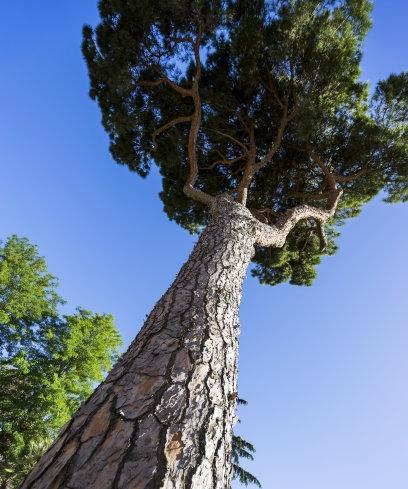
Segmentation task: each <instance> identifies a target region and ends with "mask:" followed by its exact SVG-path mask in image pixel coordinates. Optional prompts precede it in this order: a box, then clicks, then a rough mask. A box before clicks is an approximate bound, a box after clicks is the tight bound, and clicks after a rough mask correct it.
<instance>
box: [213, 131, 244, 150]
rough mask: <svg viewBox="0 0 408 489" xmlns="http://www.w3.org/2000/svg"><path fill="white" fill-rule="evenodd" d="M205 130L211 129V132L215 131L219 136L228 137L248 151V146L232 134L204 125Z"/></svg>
mask: <svg viewBox="0 0 408 489" xmlns="http://www.w3.org/2000/svg"><path fill="white" fill-rule="evenodd" d="M205 130H206V131H211V132H215V133H217V134H219V135H220V136H222V137H224V138H227V139H230V140H231V141H233V142H234V143H235V144H237V145H238V146H240V147H241V148H242V149H243V150H244V151H245V152H247V151H248V148H247V147H246V146H245V144H244V143H242V142H241V141H239V140H238V139H235V138H234V137H233V136H231V135H230V134H227V133H225V132H221V131H218V130H217V129H210V128H209V127H206V128H205Z"/></svg>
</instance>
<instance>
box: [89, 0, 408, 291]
mask: <svg viewBox="0 0 408 489" xmlns="http://www.w3.org/2000/svg"><path fill="white" fill-rule="evenodd" d="M371 9H372V4H371V2H370V1H369V0H268V1H266V0H228V1H227V0H225V1H223V0H168V1H165V2H163V1H161V0H132V1H125V0H100V1H99V12H100V23H99V25H97V26H96V28H92V27H90V26H85V27H84V30H83V44H82V49H83V54H84V56H85V59H86V63H87V66H88V71H89V77H90V84H91V87H90V95H91V97H92V98H93V99H95V100H96V101H97V102H98V104H99V106H100V109H101V113H102V123H103V126H104V128H105V130H106V131H107V133H108V135H109V138H110V151H111V154H112V156H113V158H114V159H115V160H116V161H117V162H118V163H120V164H122V165H126V166H127V167H128V168H129V169H130V170H131V171H133V172H135V173H137V174H139V175H140V176H141V177H146V176H147V175H148V174H149V172H150V169H151V167H152V165H157V166H158V168H159V170H160V173H161V175H162V192H161V193H160V198H161V200H162V202H163V204H164V211H165V212H166V213H167V215H168V217H169V218H170V219H172V220H174V221H176V222H177V223H178V224H180V225H181V226H183V227H184V228H186V229H188V230H189V231H190V232H198V231H200V230H201V229H202V227H203V225H205V223H206V222H207V219H208V205H207V204H208V202H209V200H210V198H211V197H214V196H216V195H219V194H223V193H230V194H231V195H232V196H234V198H235V199H236V200H237V201H238V202H240V203H242V204H244V205H246V206H247V207H248V208H249V209H250V210H251V212H252V213H253V214H254V215H255V216H256V217H258V218H259V219H260V220H263V221H265V222H267V223H269V224H274V223H275V222H276V220H277V219H278V218H279V216H280V215H281V214H282V212H285V211H286V210H287V209H290V208H293V207H295V206H297V205H301V204H303V203H308V204H311V205H313V206H315V207H326V206H327V205H328V202H329V197H330V195H329V194H330V192H329V190H330V185H331V187H332V190H333V187H337V188H340V187H341V188H342V190H343V196H342V198H341V200H340V203H339V204H338V206H337V212H336V215H335V216H334V218H332V219H330V221H329V222H327V223H326V225H325V228H326V234H327V243H326V245H325V246H322V240H321V236H322V232H321V230H320V229H319V226H316V222H313V220H306V221H302V222H300V223H298V225H297V226H296V227H295V229H294V230H293V231H292V233H291V234H290V236H289V237H288V239H287V242H286V244H285V246H284V247H283V248H281V249H278V248H275V249H262V248H260V249H258V250H257V252H256V255H255V256H254V259H253V262H254V267H253V275H255V276H256V277H258V278H259V280H260V281H261V282H262V283H266V284H271V285H275V284H278V283H281V282H287V281H288V282H290V283H292V284H297V285H303V284H306V285H310V284H311V283H312V281H313V279H314V277H315V275H316V266H317V265H318V263H319V262H320V261H321V258H322V256H323V255H324V254H326V255H332V254H333V253H335V252H336V249H337V246H336V238H337V236H338V232H339V226H340V225H341V224H343V223H344V222H345V221H346V220H347V219H350V218H353V217H355V216H357V215H358V214H359V212H360V211H361V208H362V206H363V205H364V204H365V203H367V202H368V201H369V200H371V199H372V198H373V197H374V196H376V195H377V194H378V193H380V192H384V193H385V200H386V201H387V202H401V201H402V202H405V201H406V200H407V199H408V197H407V195H408V193H407V192H408V185H407V181H408V170H407V168H408V143H407V141H408V137H407V136H408V118H407V104H408V89H407V85H408V74H407V73H402V74H393V75H391V76H390V77H389V78H387V79H386V80H383V81H381V82H380V83H379V84H378V85H377V87H376V88H375V90H374V95H373V96H372V97H370V96H369V89H368V85H367V84H366V83H363V82H361V81H360V73H361V70H360V63H361V59H362V54H363V53H362V46H363V41H364V38H365V36H366V34H367V32H368V30H369V28H370V26H371V18H370V16H371Z"/></svg>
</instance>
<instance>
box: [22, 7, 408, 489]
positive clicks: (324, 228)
mask: <svg viewBox="0 0 408 489" xmlns="http://www.w3.org/2000/svg"><path fill="white" fill-rule="evenodd" d="M99 11H100V17H101V20H100V23H99V25H98V26H97V27H96V28H95V29H93V28H91V27H89V26H86V27H85V28H84V31H83V36H84V37H83V53H84V56H85V59H86V62H87V66H88V71H89V77H90V83H91V89H90V95H91V97H92V98H93V99H95V100H96V101H97V102H98V104H99V107H100V109H101V113H102V123H103V126H104V128H105V129H106V131H107V133H108V135H109V138H110V151H111V154H112V156H113V158H114V159H115V160H116V161H117V162H118V163H120V164H123V165H126V166H127V167H128V168H129V169H130V170H131V171H133V172H135V173H137V174H139V175H140V176H141V177H146V176H147V175H148V173H149V171H150V168H151V166H152V165H153V164H155V165H157V166H158V168H159V170H160V173H161V175H162V183H163V189H162V192H161V194H160V198H161V199H162V202H163V204H164V211H165V212H166V214H167V215H168V217H169V219H172V220H174V221H176V222H177V223H178V224H180V225H181V226H183V227H184V228H186V229H188V230H189V231H190V232H199V233H200V237H199V239H198V242H197V244H196V246H195V248H194V250H193V252H192V254H191V255H190V257H189V259H188V260H187V262H186V264H185V265H184V266H183V267H182V269H181V271H180V272H179V274H178V275H177V277H176V279H175V281H174V282H173V284H172V285H171V287H170V288H169V289H168V291H167V292H166V293H165V294H164V295H163V296H162V298H161V299H160V300H159V302H158V303H157V304H156V306H155V308H154V309H153V311H152V312H151V314H150V315H149V316H148V318H147V320H146V322H145V324H144V326H143V328H142V330H141V331H140V333H139V334H138V336H137V337H136V339H135V340H134V342H133V343H132V344H131V346H130V348H129V350H128V351H127V352H126V353H125V355H124V356H123V357H122V358H121V360H120V361H119V362H118V363H117V364H116V366H115V367H114V369H113V370H112V371H111V373H110V375H109V376H108V377H107V379H106V380H105V381H104V383H103V384H102V385H101V386H100V387H99V388H98V389H97V390H96V391H95V393H94V395H93V396H92V397H91V398H90V399H89V400H88V402H87V403H86V404H85V405H84V406H83V407H82V408H81V409H80V410H79V411H78V413H77V414H76V416H75V417H74V418H73V419H72V420H71V422H70V423H69V424H68V425H67V427H66V429H65V430H64V431H63V432H62V433H61V435H60V437H59V439H58V440H57V442H56V443H55V444H54V446H53V448H52V449H51V450H50V451H49V452H48V453H47V454H46V455H45V456H44V457H43V458H42V459H41V461H40V463H39V464H38V465H37V466H36V467H35V469H34V470H33V471H32V473H31V474H30V476H29V477H28V478H27V479H26V481H25V483H24V484H23V486H22V487H23V488H24V489H39V488H43V487H53V488H63V487H70V489H77V488H83V487H87V488H88V489H92V488H98V489H105V488H115V489H119V488H125V487H126V488H130V487H135V488H136V487H138V488H146V489H156V488H157V489H158V488H165V489H169V488H177V489H183V488H185V489H187V488H188V489H202V488H203V487H205V488H208V489H212V488H219V489H221V488H222V489H224V488H227V487H229V485H230V481H231V477H232V467H231V463H230V461H231V443H232V426H233V424H234V422H235V419H236V418H235V405H236V377H237V372H236V355H237V349H238V332H239V322H238V308H239V303H240V299H241V285H242V281H243V279H244V276H245V273H246V270H247V268H248V265H249V264H250V263H251V262H253V263H255V267H254V269H253V274H254V275H255V276H256V277H258V278H259V280H260V281H261V282H262V283H267V284H272V285H274V284H278V283H280V282H284V281H289V282H290V283H292V284H298V285H301V284H307V285H310V284H311V283H312V281H313V279H314V277H315V274H316V271H315V269H316V265H317V264H318V263H319V261H320V259H321V256H322V255H323V254H333V253H334V252H335V250H336V244H335V240H336V237H337V234H338V228H339V226H340V225H341V224H342V223H344V222H345V221H346V220H347V219H349V218H352V217H355V216H356V215H357V214H358V213H359V212H360V210H361V208H362V206H363V205H364V204H365V203H367V202H368V201H369V200H370V199H372V198H373V197H374V196H375V195H377V194H378V193H379V192H381V191H384V192H385V194H386V199H387V200H388V201H389V202H397V201H406V200H407V199H408V190H407V189H408V186H407V171H408V170H407V168H408V165H407V156H408V145H407V141H408V138H407V135H408V123H407V120H408V118H407V110H408V94H407V76H408V75H407V73H402V74H400V75H392V76H391V77H390V78H388V79H387V80H384V81H382V82H381V83H379V84H378V86H377V88H376V90H375V92H374V95H373V97H371V98H369V90H368V86H367V85H366V84H364V83H362V82H361V81H360V80H359V76H360V61H361V56H362V43H363V40H364V37H365V35H366V33H367V31H368V29H369V27H370V11H371V2H370V1H369V0H272V1H266V0H228V1H227V0H225V1H223V0H167V1H164V2H163V1H158V0H100V2H99Z"/></svg>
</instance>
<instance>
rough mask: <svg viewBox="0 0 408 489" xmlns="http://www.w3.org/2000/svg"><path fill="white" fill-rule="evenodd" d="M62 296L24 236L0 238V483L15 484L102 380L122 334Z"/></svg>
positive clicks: (110, 322)
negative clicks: (66, 310)
mask: <svg viewBox="0 0 408 489" xmlns="http://www.w3.org/2000/svg"><path fill="white" fill-rule="evenodd" d="M63 302H64V301H63V300H62V298H61V297H60V296H59V295H58V293H57V280H56V278H55V277H54V276H53V275H51V274H50V273H49V271H48V269H47V264H46V261H45V259H44V258H43V257H41V256H40V255H39V254H38V250H37V248H36V247H35V246H34V245H32V244H31V243H30V242H29V241H28V240H27V239H24V238H18V237H17V236H11V237H10V238H9V239H8V240H7V241H6V242H5V243H2V242H1V241H0V386H1V395H0V487H7V489H9V488H10V489H11V488H14V487H17V486H18V484H19V483H20V482H21V480H22V478H23V477H24V476H25V475H26V474H27V472H28V471H29V470H30V469H31V468H32V466H33V465H34V463H35V462H36V461H37V459H38V458H39V457H40V456H41V455H42V453H43V452H44V451H45V449H46V448H47V447H48V445H49V444H50V442H51V441H52V439H53V438H54V437H55V436H56V435H57V433H58V431H59V430H60V428H61V426H62V425H63V424H65V423H66V422H67V421H68V420H69V419H70V418H71V416H72V414H73V413H74V412H75V411H76V410H77V409H78V407H79V406H80V405H81V404H82V402H84V401H85V400H86V399H87V397H89V395H90V394H91V393H92V391H93V390H94V388H95V384H96V383H99V382H101V381H102V380H103V377H104V374H105V373H106V372H108V371H109V370H110V369H111V367H112V363H113V361H114V360H115V359H116V358H117V356H118V353H119V346H120V344H121V339H120V335H119V332H118V330H117V328H116V326H115V324H114V320H113V317H112V316H111V315H110V314H93V313H91V312H89V311H86V310H84V309H77V311H76V313H75V314H70V315H60V314H59V311H58V308H59V306H60V305H61V304H62V303H63Z"/></svg>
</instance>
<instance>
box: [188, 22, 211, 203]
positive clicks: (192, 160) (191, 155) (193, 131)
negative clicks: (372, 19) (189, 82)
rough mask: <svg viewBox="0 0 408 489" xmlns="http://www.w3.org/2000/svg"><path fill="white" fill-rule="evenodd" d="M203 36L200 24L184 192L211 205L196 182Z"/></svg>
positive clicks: (195, 54) (195, 43)
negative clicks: (187, 167)
mask: <svg viewBox="0 0 408 489" xmlns="http://www.w3.org/2000/svg"><path fill="white" fill-rule="evenodd" d="M201 38H202V26H201V24H200V25H199V26H198V33H197V37H196V39H195V41H194V43H193V49H194V58H195V64H196V70H195V74H194V80H193V86H192V88H191V97H192V98H193V102H194V112H193V114H192V116H191V126H190V133H189V135H188V147H187V151H188V162H189V173H188V177H187V180H186V183H185V185H184V187H183V191H184V193H185V194H186V195H187V197H190V198H191V199H193V200H195V201H197V202H201V203H202V204H206V205H210V204H211V202H212V201H213V200H214V198H213V197H211V196H210V195H209V194H207V193H205V192H203V191H201V190H199V189H197V188H195V183H196V181H197V177H198V164H197V136H198V131H199V129H200V125H201V98H200V92H199V89H198V82H199V80H200V77H201V59H200V44H201Z"/></svg>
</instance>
